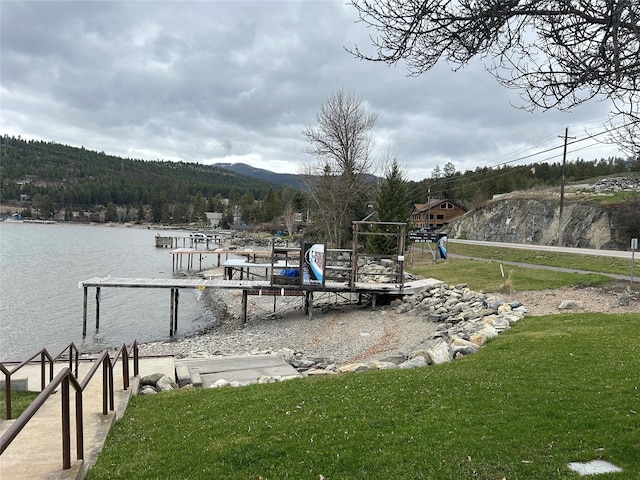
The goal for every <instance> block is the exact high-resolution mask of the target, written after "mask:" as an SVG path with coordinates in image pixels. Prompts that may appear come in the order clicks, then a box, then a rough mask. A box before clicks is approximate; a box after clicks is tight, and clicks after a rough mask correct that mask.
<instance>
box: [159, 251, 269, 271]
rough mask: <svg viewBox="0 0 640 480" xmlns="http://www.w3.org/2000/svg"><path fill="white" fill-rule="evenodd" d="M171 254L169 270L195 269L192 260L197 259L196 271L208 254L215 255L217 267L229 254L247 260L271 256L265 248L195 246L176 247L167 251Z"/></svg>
mask: <svg viewBox="0 0 640 480" xmlns="http://www.w3.org/2000/svg"><path fill="white" fill-rule="evenodd" d="M169 253H170V254H171V271H172V272H178V271H180V270H186V271H191V270H196V268H195V265H194V262H195V260H196V258H197V259H198V268H197V271H201V270H202V260H203V259H204V258H206V257H208V256H212V255H213V256H215V257H217V259H216V266H217V267H219V266H220V265H221V264H222V262H223V259H224V261H226V260H229V256H234V257H244V258H246V259H247V261H253V262H255V261H256V260H257V259H259V258H271V252H268V251H266V250H222V249H218V250H204V251H203V250H198V249H196V248H176V249H175V250H171V251H170V252H169Z"/></svg>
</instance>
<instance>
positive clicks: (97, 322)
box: [96, 287, 100, 330]
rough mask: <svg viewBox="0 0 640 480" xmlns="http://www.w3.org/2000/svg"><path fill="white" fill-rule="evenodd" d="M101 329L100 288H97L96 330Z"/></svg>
mask: <svg viewBox="0 0 640 480" xmlns="http://www.w3.org/2000/svg"><path fill="white" fill-rule="evenodd" d="M99 328H100V287H96V330H98V329H99Z"/></svg>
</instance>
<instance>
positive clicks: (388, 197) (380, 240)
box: [367, 158, 411, 255]
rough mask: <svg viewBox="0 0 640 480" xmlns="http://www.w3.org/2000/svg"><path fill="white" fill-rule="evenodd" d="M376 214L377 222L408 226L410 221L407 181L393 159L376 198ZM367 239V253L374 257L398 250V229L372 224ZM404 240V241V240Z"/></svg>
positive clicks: (396, 161)
mask: <svg viewBox="0 0 640 480" xmlns="http://www.w3.org/2000/svg"><path fill="white" fill-rule="evenodd" d="M376 213H377V220H378V221H379V222H397V223H406V224H408V223H409V221H410V220H411V201H410V199H409V189H408V186H407V181H406V180H405V178H404V174H403V172H402V169H401V168H400V165H399V164H398V160H397V159H395V158H394V159H393V160H392V162H391V165H390V166H389V168H388V169H387V172H386V175H385V180H384V182H383V183H382V185H380V188H379V189H378V194H377V196H376ZM371 231H372V233H379V234H380V235H369V236H368V238H367V251H368V252H369V253H371V254H376V255H393V254H395V253H396V251H397V249H398V237H397V236H394V235H393V234H395V233H398V227H396V226H391V225H380V224H374V225H373V226H372V228H371ZM405 240H406V239H405Z"/></svg>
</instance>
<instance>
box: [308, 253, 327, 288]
mask: <svg viewBox="0 0 640 480" xmlns="http://www.w3.org/2000/svg"><path fill="white" fill-rule="evenodd" d="M324 250H325V245H324V243H305V244H304V246H303V248H302V285H324V263H325V262H324Z"/></svg>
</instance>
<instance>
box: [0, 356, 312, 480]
mask: <svg viewBox="0 0 640 480" xmlns="http://www.w3.org/2000/svg"><path fill="white" fill-rule="evenodd" d="M91 365H92V364H91V363H90V362H81V363H80V367H79V374H78V377H79V378H80V379H82V378H84V376H85V374H86V373H87V372H88V371H89V369H90V368H91ZM132 365H133V364H132ZM66 366H68V362H62V363H57V364H56V365H55V367H54V376H55V375H56V374H57V373H58V372H60V370H61V369H62V368H64V367H66ZM139 368H140V377H144V376H146V375H151V374H154V373H163V374H165V375H167V376H169V377H171V378H174V379H175V378H176V370H180V369H182V370H183V371H185V370H186V371H188V372H189V373H190V374H191V381H193V379H194V378H195V379H196V380H198V379H199V380H200V384H199V385H197V386H203V387H210V386H211V384H212V383H214V382H215V381H217V380H219V379H224V380H228V381H230V382H238V383H239V384H241V385H246V384H249V383H254V382H256V381H257V380H258V378H259V377H262V376H279V377H282V378H293V377H299V376H300V374H299V373H298V372H297V371H296V370H295V369H294V368H293V367H292V366H291V365H289V364H288V363H287V362H285V361H284V359H283V358H282V357H280V356H279V355H250V356H242V357H212V358H197V359H180V360H175V359H174V357H170V356H169V357H143V358H140V362H139ZM47 371H48V370H47ZM19 372H20V374H16V378H15V379H14V381H15V380H17V379H26V380H27V382H28V388H29V389H30V390H32V391H39V390H40V366H39V365H29V366H27V367H24V368H22V369H21V370H20V371H19ZM130 373H131V374H133V366H131V370H130ZM140 377H137V378H134V379H132V381H131V383H130V387H129V389H128V390H127V391H123V389H122V386H123V378H122V364H121V363H120V362H118V363H117V364H116V367H115V369H114V390H115V395H114V399H115V411H114V412H110V413H109V414H108V415H102V369H101V368H99V369H98V371H97V372H96V374H95V375H94V378H93V379H92V380H91V382H89V384H88V386H87V388H86V389H85V391H84V394H83V411H84V461H78V460H76V456H77V452H76V446H75V442H76V437H75V395H74V393H73V392H74V390H73V388H71V394H70V396H71V407H70V412H71V468H70V469H68V470H63V469H62V421H61V418H62V416H61V408H62V405H61V398H60V397H61V395H60V394H59V392H56V393H54V394H53V395H51V396H50V397H49V398H48V399H47V401H46V402H45V404H44V405H43V406H42V408H41V409H40V410H39V411H38V413H36V414H35V416H34V417H33V418H32V419H31V420H30V421H29V423H28V424H27V426H26V427H25V428H24V429H23V430H22V431H21V432H20V433H19V434H18V436H17V437H16V438H15V440H14V441H13V442H12V443H11V445H10V446H9V447H8V448H7V449H6V450H5V451H4V453H3V454H2V455H0V478H1V479H3V480H4V479H5V478H6V479H12V480H22V479H24V480H34V479H36V480H37V479H42V480H45V479H46V480H50V479H60V480H77V479H82V478H84V474H85V472H86V470H88V469H89V468H91V466H93V465H94V464H95V462H96V460H97V457H98V454H99V453H100V450H102V446H103V445H104V441H105V439H106V438H107V434H108V433H109V429H110V428H111V426H112V425H113V423H114V422H115V421H116V419H119V418H120V417H122V415H123V414H124V411H125V409H126V406H127V403H128V402H129V399H130V398H131V395H132V392H134V391H137V389H138V385H139V378H140ZM13 422H14V420H2V421H1V422H0V435H2V434H3V433H4V432H5V431H6V430H7V429H8V428H9V426H10V425H11V424H12V423H13Z"/></svg>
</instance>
